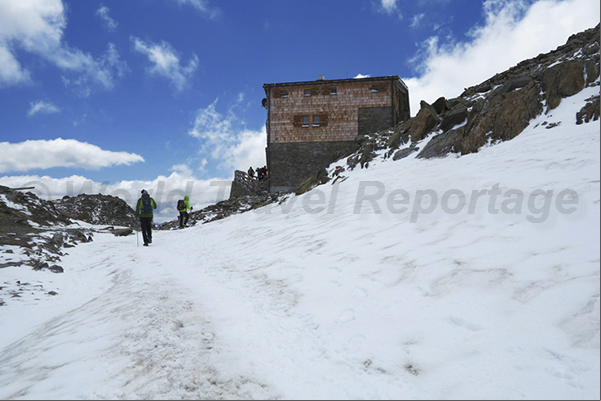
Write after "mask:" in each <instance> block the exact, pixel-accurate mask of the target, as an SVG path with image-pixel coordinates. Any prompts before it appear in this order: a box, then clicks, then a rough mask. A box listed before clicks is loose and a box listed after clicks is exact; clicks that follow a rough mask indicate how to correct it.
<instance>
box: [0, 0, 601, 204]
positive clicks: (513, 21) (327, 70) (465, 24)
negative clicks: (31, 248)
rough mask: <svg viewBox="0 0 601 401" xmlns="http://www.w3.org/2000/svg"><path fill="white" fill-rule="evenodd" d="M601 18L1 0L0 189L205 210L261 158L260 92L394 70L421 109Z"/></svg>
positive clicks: (133, 0)
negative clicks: (166, 199) (141, 197)
mask: <svg viewBox="0 0 601 401" xmlns="http://www.w3.org/2000/svg"><path fill="white" fill-rule="evenodd" d="M598 23H599V2H598V0H563V1H549V0H538V1H520V0H487V1H472V0H469V1H468V0H417V1H415V0H411V1H409V0H340V1H339V0H328V1H314V0H303V1H293V0H253V1H244V0H230V1H226V0H222V1H217V0H128V1H117V0H103V1H96V0H86V1H81V0H62V1H61V0H0V184H2V185H8V186H13V187H16V186H21V185H24V184H27V183H32V182H35V183H37V187H38V189H37V191H38V194H39V195H41V196H45V197H55V198H56V197H60V196H63V195H65V194H71V195H73V194H77V192H80V191H81V190H82V189H83V190H84V191H85V190H86V189H87V188H86V187H85V186H84V183H86V182H87V183H88V185H91V187H88V188H91V191H87V192H94V193H96V192H99V191H103V193H112V194H116V195H119V196H122V195H123V194H127V193H131V194H132V195H131V196H130V197H131V198H134V197H136V196H137V194H138V193H139V189H140V188H147V189H150V190H155V191H158V190H159V187H160V185H161V184H160V183H161V182H162V183H163V188H164V191H176V190H184V189H185V187H186V185H188V192H191V195H193V196H192V201H193V203H194V202H196V204H197V205H199V206H200V205H201V204H206V203H213V202H215V201H216V200H220V199H218V198H217V190H218V189H219V188H220V187H219V185H215V183H216V182H218V181H224V180H230V179H231V178H232V177H233V173H234V170H235V169H242V170H246V169H247V168H248V167H249V166H250V165H253V166H255V167H256V166H259V165H261V166H262V165H263V164H265V158H264V148H265V145H266V143H265V133H264V132H265V128H264V125H265V119H266V111H265V109H263V108H262V107H261V99H262V98H263V97H264V91H263V88H262V85H263V84H264V83H275V82H291V81H305V80H313V79H317V76H318V75H319V74H323V75H325V77H326V79H340V78H352V77H356V76H358V75H367V76H373V77H375V76H384V75H399V76H400V77H401V78H402V79H403V80H404V81H405V82H406V83H407V84H408V86H409V94H410V101H411V107H412V110H411V113H412V115H415V113H417V111H418V108H419V102H420V100H422V99H423V100H426V101H428V102H430V103H431V102H433V101H434V100H436V98H437V97H439V96H446V97H455V96H458V95H459V94H460V93H461V92H462V91H463V88H465V87H467V86H471V85H475V84H478V83H480V82H481V81H483V80H485V79H487V78H489V77H491V76H492V75H494V74H495V73H497V72H500V71H503V70H505V69H507V68H509V67H511V66H513V65H515V64H517V63H518V62H519V61H521V60H523V59H526V58H531V57H535V56H536V55H538V54H539V53H543V52H548V51H550V50H553V49H555V48H556V47H557V46H560V45H562V44H564V43H565V41H566V40H567V38H568V37H569V36H570V35H571V34H573V33H576V32H579V31H582V30H584V29H587V28H591V27H594V26H595V25H596V24H598ZM190 182H192V183H193V184H192V185H193V188H190ZM211 183H213V185H212V186H211ZM103 184H104V186H103ZM124 197H125V198H128V196H124ZM127 200H128V201H130V199H127Z"/></svg>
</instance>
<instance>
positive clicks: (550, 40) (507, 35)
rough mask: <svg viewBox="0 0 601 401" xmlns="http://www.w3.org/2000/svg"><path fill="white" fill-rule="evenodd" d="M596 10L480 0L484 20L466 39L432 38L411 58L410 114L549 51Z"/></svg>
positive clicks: (542, 1) (545, 1)
mask: <svg viewBox="0 0 601 401" xmlns="http://www.w3.org/2000/svg"><path fill="white" fill-rule="evenodd" d="M599 11H600V10H599V2H598V1H590V0H563V1H551V0H538V1H536V2H535V3H533V4H531V5H529V4H527V3H525V2H524V1H522V0H488V1H485V2H484V5H483V13H484V17H485V22H484V23H483V24H482V25H481V26H477V27H475V28H474V29H473V30H472V31H471V32H470V40H469V41H465V42H457V43H449V42H448V41H446V39H445V38H441V37H437V36H432V37H431V38H429V39H428V40H427V41H425V44H424V47H423V48H422V49H421V50H420V52H419V53H418V55H417V57H415V59H414V60H413V63H414V65H415V67H416V71H417V72H418V76H417V77H413V78H403V80H404V81H405V83H406V84H407V85H408V87H409V96H410V101H411V114H412V115H415V114H416V113H417V112H418V111H419V103H420V101H421V100H425V101H426V102H428V103H432V102H434V101H435V100H436V99H437V98H438V97H440V96H445V97H447V98H453V97H457V96H459V95H460V94H461V93H462V92H463V90H464V89H465V88H467V87H470V86H473V85H477V84H479V83H480V82H482V81H485V80H486V79H488V78H490V77H492V76H494V75H495V74H496V73H499V72H501V71H504V70H506V69H508V68H511V67H513V66H515V65H516V64H518V63H519V62H520V61H522V60H525V59H529V58H533V57H536V56H537V55H538V54H540V53H546V52H549V51H551V50H554V49H555V48H557V47H558V46H560V45H562V44H564V43H565V42H566V40H567V39H568V37H569V36H570V35H572V34H574V33H577V32H581V31H583V30H585V29H588V28H593V27H595V26H596V25H597V24H598V23H599Z"/></svg>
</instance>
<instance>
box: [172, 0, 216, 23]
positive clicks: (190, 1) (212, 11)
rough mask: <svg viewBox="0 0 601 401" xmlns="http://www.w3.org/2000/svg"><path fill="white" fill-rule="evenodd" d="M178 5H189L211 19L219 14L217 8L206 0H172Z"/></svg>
mask: <svg viewBox="0 0 601 401" xmlns="http://www.w3.org/2000/svg"><path fill="white" fill-rule="evenodd" d="M174 1H175V2H177V3H178V4H180V5H190V6H192V7H194V8H195V9H197V10H198V11H200V12H201V13H202V14H204V15H206V16H207V17H208V18H210V19H213V18H216V17H218V16H219V9H218V8H213V7H210V6H209V1H208V0H174Z"/></svg>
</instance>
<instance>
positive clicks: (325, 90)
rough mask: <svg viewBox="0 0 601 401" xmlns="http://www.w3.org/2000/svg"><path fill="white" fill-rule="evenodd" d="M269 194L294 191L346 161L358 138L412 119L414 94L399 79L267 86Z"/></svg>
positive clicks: (359, 79) (312, 82)
mask: <svg viewBox="0 0 601 401" xmlns="http://www.w3.org/2000/svg"><path fill="white" fill-rule="evenodd" d="M263 89H264V90H265V95H266V97H265V98H264V99H263V107H265V108H266V109H267V123H266V127H267V148H266V160H267V168H268V171H269V175H268V177H269V192H270V193H272V194H274V193H278V192H290V191H293V190H295V189H296V188H297V187H298V186H299V185H300V184H301V183H302V182H303V181H305V180H306V179H307V178H309V177H313V176H315V175H316V174H317V172H318V171H320V170H321V169H323V168H324V167H327V166H329V165H330V164H331V163H333V162H334V161H336V160H337V159H339V158H341V157H345V156H348V155H350V154H351V153H353V152H354V151H355V150H356V148H357V144H356V142H355V138H356V137H357V135H362V134H370V133H374V132H376V131H379V130H382V129H386V128H389V127H393V126H395V125H396V124H398V123H400V122H402V121H405V120H408V119H409V117H410V113H409V90H408V88H407V86H406V85H405V83H404V82H403V81H402V80H401V79H400V78H399V77H398V76H396V75H394V76H385V77H374V78H371V77H367V78H350V79H334V80H326V79H324V77H323V75H320V76H319V77H318V79H317V80H316V81H304V82H288V83H272V84H264V85H263Z"/></svg>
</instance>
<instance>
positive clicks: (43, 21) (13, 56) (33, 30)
mask: <svg viewBox="0 0 601 401" xmlns="http://www.w3.org/2000/svg"><path fill="white" fill-rule="evenodd" d="M66 26H67V19H66V13H65V9H64V6H63V3H62V1H61V0H2V1H0V27H1V28H0V86H5V87H6V86H13V85H19V84H30V83H31V82H32V81H33V80H34V79H35V77H34V76H33V73H32V72H31V71H29V70H28V69H27V67H25V66H24V65H23V64H22V62H21V61H20V60H19V57H18V54H22V53H29V54H30V55H34V56H36V57H40V58H41V59H43V60H44V61H46V62H49V63H51V64H52V65H54V66H55V67H57V68H58V69H60V71H61V73H62V74H64V75H65V76H64V77H63V80H64V81H65V83H67V84H70V85H72V86H73V87H74V89H76V92H77V93H78V94H80V95H82V96H87V95H89V94H90V93H91V92H92V91H93V90H96V89H100V90H110V89H112V88H113V87H114V84H115V79H116V78H117V77H121V76H122V75H123V74H124V72H125V71H126V70H127V67H126V65H125V63H124V62H122V61H120V60H119V55H118V53H117V51H116V49H115V47H114V45H112V44H109V47H108V50H107V52H106V53H104V54H103V55H101V56H100V57H99V58H97V59H96V58H94V57H93V56H92V55H90V54H88V53H84V52H82V51H81V50H79V49H74V48H71V47H69V46H68V45H67V44H66V43H64V42H63V40H62V39H63V32H64V30H65V28H66Z"/></svg>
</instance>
